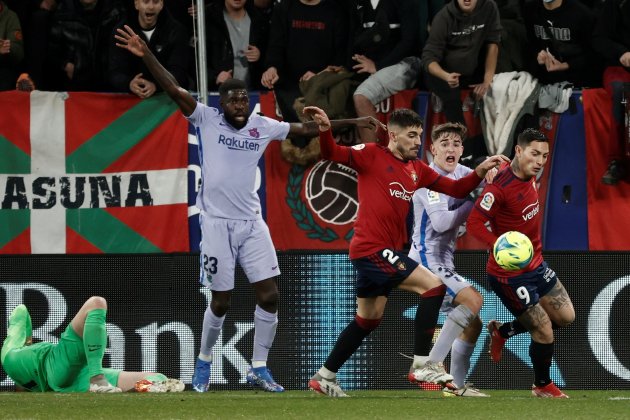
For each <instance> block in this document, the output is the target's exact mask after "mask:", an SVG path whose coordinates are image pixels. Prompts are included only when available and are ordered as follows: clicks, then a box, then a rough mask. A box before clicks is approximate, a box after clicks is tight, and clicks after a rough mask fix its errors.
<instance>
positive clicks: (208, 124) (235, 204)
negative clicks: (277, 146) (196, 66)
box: [187, 103, 289, 220]
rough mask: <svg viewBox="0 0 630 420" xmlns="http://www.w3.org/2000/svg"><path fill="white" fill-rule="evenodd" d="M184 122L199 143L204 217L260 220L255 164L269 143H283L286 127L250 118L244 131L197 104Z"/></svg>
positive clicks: (200, 199)
mask: <svg viewBox="0 0 630 420" xmlns="http://www.w3.org/2000/svg"><path fill="white" fill-rule="evenodd" d="M187 120H188V121H190V123H191V124H193V125H194V126H195V131H196V133H197V138H198V140H199V161H200V164H201V184H202V185H201V187H200V189H199V194H198V195H197V207H199V209H200V210H201V211H202V213H203V214H204V215H208V216H210V217H219V218H223V219H235V220H255V219H262V214H261V209H260V199H259V198H258V194H257V192H256V168H257V166H258V161H259V160H260V157H261V156H262V154H263V152H264V151H265V148H266V147H267V145H268V144H269V142H270V141H271V140H284V139H285V138H287V135H288V134H289V123H286V122H280V121H276V120H273V119H271V118H267V117H263V116H260V115H258V114H252V115H250V116H249V118H248V120H247V124H246V125H245V127H243V128H241V129H240V130H237V129H235V128H234V127H232V126H231V125H230V124H229V123H228V122H227V121H226V120H225V118H224V117H223V114H221V113H219V110H218V109H216V108H212V107H209V106H206V105H204V104H202V103H197V107H196V108H195V110H194V111H193V113H192V114H191V115H190V116H189V117H187Z"/></svg>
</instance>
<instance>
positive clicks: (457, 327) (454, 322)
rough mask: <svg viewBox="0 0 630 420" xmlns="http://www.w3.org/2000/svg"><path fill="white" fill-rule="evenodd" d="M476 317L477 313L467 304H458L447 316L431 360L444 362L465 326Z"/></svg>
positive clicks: (430, 357)
mask: <svg viewBox="0 0 630 420" xmlns="http://www.w3.org/2000/svg"><path fill="white" fill-rule="evenodd" d="M473 319H475V314H473V313H472V311H471V310H470V309H469V308H468V307H467V306H465V305H458V306H457V307H455V309H453V310H452V311H451V312H450V313H449V314H448V317H447V318H446V321H445V322H444V325H443V326H442V331H440V334H439V335H438V338H437V340H436V342H435V344H434V345H433V348H432V349H431V352H430V353H429V360H430V361H432V362H443V361H444V359H446V355H447V354H448V352H449V351H450V350H451V346H452V345H453V342H454V341H455V339H456V338H457V337H459V335H460V334H461V333H462V331H464V328H466V327H467V326H468V324H470V321H472V320H473Z"/></svg>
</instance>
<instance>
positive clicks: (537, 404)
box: [0, 390, 630, 420]
mask: <svg viewBox="0 0 630 420" xmlns="http://www.w3.org/2000/svg"><path fill="white" fill-rule="evenodd" d="M487 392H488V393H489V394H490V395H491V398H459V397H448V398H447V397H443V396H442V393H441V392H427V391H414V390H396V391H351V392H350V395H351V398H343V399H332V398H327V397H324V396H321V395H317V394H315V393H313V392H308V391H288V392H285V393H283V394H270V393H264V392H257V391H221V392H208V393H206V394H198V393H194V392H191V391H187V392H183V393H177V394H129V393H127V394H110V395H107V394H98V395H96V394H54V393H46V394H34V393H33V394H31V393H8V392H7V393H0V419H26V418H29V419H51V418H55V419H56V418H59V419H90V420H92V419H107V420H111V419H197V418H198V419H202V418H203V419H209V418H210V419H239V418H248V419H250V418H263V419H335V420H345V419H363V420H365V419H411V418H413V419H422V418H426V419H449V420H452V419H462V420H464V419H465V420H468V419H535V418H544V419H545V420H547V419H571V420H575V419H630V391H575V390H573V391H570V390H569V391H567V394H569V396H570V397H571V398H570V399H568V400H548V399H539V398H534V397H531V396H530V393H529V391H527V390H519V391H487Z"/></svg>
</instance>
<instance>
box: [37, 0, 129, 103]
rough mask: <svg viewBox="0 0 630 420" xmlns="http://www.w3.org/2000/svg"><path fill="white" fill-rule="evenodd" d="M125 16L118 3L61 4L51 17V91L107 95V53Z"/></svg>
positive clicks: (76, 0) (68, 0)
mask: <svg viewBox="0 0 630 420" xmlns="http://www.w3.org/2000/svg"><path fill="white" fill-rule="evenodd" d="M123 16H124V7H123V6H122V3H121V2H120V1H119V0H63V1H61V2H60V4H59V8H58V9H57V11H56V12H55V14H54V15H53V18H52V20H53V22H52V27H51V34H50V49H49V54H50V61H51V63H52V69H51V71H53V72H54V73H55V76H57V80H56V82H54V83H53V84H52V85H51V88H52V89H53V90H70V91H107V90H109V86H108V84H107V75H106V72H107V63H108V55H109V54H108V52H109V48H110V44H111V38H112V36H113V30H114V28H115V27H116V24H117V23H118V22H120V20H121V19H122V18H123Z"/></svg>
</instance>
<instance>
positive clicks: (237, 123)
mask: <svg viewBox="0 0 630 420" xmlns="http://www.w3.org/2000/svg"><path fill="white" fill-rule="evenodd" d="M224 118H225V121H227V122H228V124H230V125H231V126H232V127H234V128H236V129H238V130H240V129H241V128H243V127H245V125H247V119H245V120H243V121H238V120H236V119H235V118H233V117H232V116H230V115H227V114H224Z"/></svg>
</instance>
